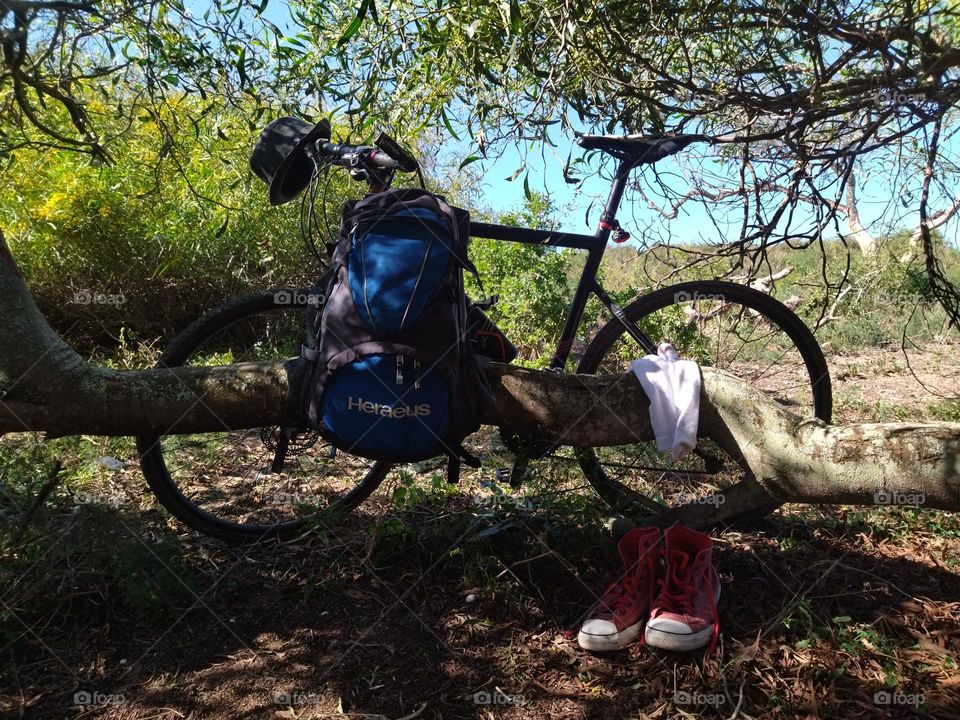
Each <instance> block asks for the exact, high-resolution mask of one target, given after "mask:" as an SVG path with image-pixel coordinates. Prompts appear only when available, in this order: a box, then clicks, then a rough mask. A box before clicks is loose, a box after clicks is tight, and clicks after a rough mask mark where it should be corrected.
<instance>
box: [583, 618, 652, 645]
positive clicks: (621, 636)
mask: <svg viewBox="0 0 960 720" xmlns="http://www.w3.org/2000/svg"><path fill="white" fill-rule="evenodd" d="M642 627H643V620H641V621H640V622H638V623H636V624H634V625H630V626H628V627H625V628H624V629H623V630H621V631H620V632H618V633H615V634H612V635H592V634H590V633H585V632H583V630H581V631H580V634H579V635H577V642H578V643H580V647H582V648H583V649H584V650H590V651H592V652H612V651H614V650H623V649H624V648H625V647H628V646H630V645H632V644H633V643H635V642H637V640H639V639H640V630H641V628H642Z"/></svg>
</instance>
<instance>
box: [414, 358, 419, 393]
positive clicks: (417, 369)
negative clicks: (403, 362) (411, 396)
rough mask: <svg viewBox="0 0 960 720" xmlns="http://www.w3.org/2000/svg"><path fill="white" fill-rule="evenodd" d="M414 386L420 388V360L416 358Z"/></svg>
mask: <svg viewBox="0 0 960 720" xmlns="http://www.w3.org/2000/svg"><path fill="white" fill-rule="evenodd" d="M413 387H414V389H416V390H419V389H420V361H419V360H416V359H414V361H413Z"/></svg>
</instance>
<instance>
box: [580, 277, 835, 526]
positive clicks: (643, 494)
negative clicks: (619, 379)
mask: <svg viewBox="0 0 960 720" xmlns="http://www.w3.org/2000/svg"><path fill="white" fill-rule="evenodd" d="M624 312H625V313H626V316H627V317H628V318H629V319H630V320H631V321H632V322H634V323H635V324H636V325H637V326H638V327H639V328H640V329H641V330H642V331H643V332H644V333H645V334H646V335H647V336H648V337H649V338H650V339H652V340H653V341H654V342H656V343H660V342H664V341H669V342H671V343H673V345H674V347H675V348H676V349H677V352H678V353H679V354H680V357H681V358H684V359H687V360H694V361H696V362H697V363H699V364H700V365H705V366H710V367H716V368H720V369H722V370H726V371H728V372H730V373H732V374H734V375H736V376H738V377H740V378H742V379H743V380H744V381H745V382H747V383H749V384H750V385H752V386H754V387H757V388H759V389H761V390H763V391H764V392H765V393H767V394H768V395H770V396H771V397H772V398H773V399H774V400H776V401H777V402H779V403H781V404H783V405H784V406H787V407H789V408H790V409H791V410H792V411H793V412H795V413H797V414H798V415H801V416H807V417H809V416H816V417H818V418H820V419H821V420H823V421H825V422H830V418H831V414H832V404H833V399H832V394H831V389H830V374H829V371H828V370H827V363H826V360H825V359H824V357H823V352H822V351H821V350H820V346H819V345H818V344H817V341H816V339H815V338H814V337H813V334H812V333H811V332H810V330H809V329H808V328H807V326H806V325H805V324H804V323H803V321H802V320H800V318H798V317H797V316H796V315H795V314H794V313H793V312H792V311H791V310H790V309H789V308H787V307H786V306H785V305H783V303H781V302H779V301H777V300H776V299H774V298H772V297H770V296H769V295H767V294H765V293H762V292H760V291H758V290H754V289H752V288H749V287H746V286H743V285H736V284H734V283H729V282H723V281H719V280H711V281H693V282H686V283H681V284H679V285H673V286H670V287H666V288H661V289H660V290H656V291H654V292H652V293H650V294H649V295H645V296H643V297H641V298H639V299H638V300H636V301H635V302H633V303H631V304H630V305H629V306H627V307H626V308H625V309H624ZM644 354H645V351H644V350H643V349H642V348H641V347H640V345H639V344H638V343H637V342H636V341H635V340H633V338H631V337H630V335H629V334H628V333H627V331H626V329H625V327H624V326H623V324H622V323H621V322H620V321H619V320H617V319H613V320H611V321H609V322H608V323H607V324H606V325H604V326H603V328H601V330H600V332H599V333H598V334H597V336H596V337H595V338H594V339H593V341H592V342H591V343H590V345H589V346H588V347H587V350H586V352H585V354H584V356H583V359H582V360H581V362H580V365H579V366H578V368H577V372H581V373H623V372H625V371H627V369H628V368H629V365H630V362H632V361H633V360H635V359H637V358H639V357H641V356H643V355H644ZM577 456H578V459H579V461H580V466H581V468H582V469H583V472H584V474H585V475H586V477H587V479H588V480H589V481H590V484H591V485H593V487H594V489H595V490H596V491H597V493H598V494H599V495H600V497H601V498H603V499H604V500H605V501H606V502H607V503H608V504H610V505H612V506H614V507H615V508H617V509H618V510H620V511H622V512H625V513H627V514H629V515H636V514H638V513H640V514H643V515H650V514H657V513H659V512H663V511H665V510H666V509H668V508H670V507H676V506H678V505H683V504H685V503H689V502H704V501H706V500H707V499H708V498H710V497H711V496H713V493H715V492H716V491H717V490H722V489H724V488H725V487H728V486H730V485H731V484H733V483H735V482H737V480H739V479H740V470H741V469H740V468H739V466H737V464H736V463H735V462H734V461H733V460H732V458H729V457H727V456H726V454H725V453H723V451H722V450H720V448H719V447H718V446H717V445H715V444H714V443H711V442H710V441H707V440H701V441H700V442H699V443H698V446H697V450H696V451H695V452H694V453H691V454H690V455H689V456H688V457H687V458H684V459H683V460H682V461H680V462H679V463H676V464H674V463H670V462H669V461H666V460H665V459H664V456H663V455H662V454H660V453H658V452H657V451H656V450H655V448H654V447H653V445H652V444H650V443H645V444H640V445H631V446H617V447H606V448H594V449H584V450H578V451H577ZM775 507H776V506H767V507H764V508H762V509H760V512H756V511H751V513H750V517H755V516H756V515H758V514H759V515H763V514H766V513H767V512H770V511H772V510H773V509H775ZM736 519H744V518H736V517H735V518H728V520H730V521H733V520H736Z"/></svg>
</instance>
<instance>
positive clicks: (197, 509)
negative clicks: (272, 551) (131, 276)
mask: <svg viewBox="0 0 960 720" xmlns="http://www.w3.org/2000/svg"><path fill="white" fill-rule="evenodd" d="M306 302H307V298H306V291H292V290H278V291H275V292H273V291H271V292H264V293H256V294H253V295H248V296H245V297H242V298H238V299H235V300H231V301H229V302H227V303H225V304H224V305H221V306H220V307H218V308H216V309H214V310H212V311H211V312H209V313H207V314H206V315H204V316H202V317H201V318H199V319H197V320H196V321H194V322H193V323H192V324H191V325H190V326H189V327H187V328H186V329H185V330H184V331H183V332H181V333H180V334H179V335H177V337H176V338H174V340H173V342H172V343H171V344H170V346H169V347H168V348H167V350H166V352H164V354H163V356H162V357H161V358H160V361H159V362H158V363H157V366H158V367H168V368H169V367H178V366H183V365H196V366H209V365H226V364H231V363H239V362H256V361H263V360H277V359H285V358H288V357H291V356H295V355H297V354H299V352H300V343H301V341H302V336H303V324H304V319H303V318H304V311H305V308H306ZM202 401H203V398H197V402H202ZM278 432H279V428H278V427H269V428H255V429H249V430H224V431H223V432H208V433H200V434H194V435H166V436H140V437H138V438H137V450H138V452H139V455H140V466H141V468H142V469H143V474H144V476H145V477H146V479H147V483H148V484H149V486H150V489H151V490H152V491H153V493H154V495H156V497H157V499H158V500H159V501H160V503H161V504H162V505H163V506H164V507H165V508H166V509H167V510H168V511H169V512H170V513H171V514H172V515H174V517H176V518H178V519H179V520H181V521H182V522H184V523H185V524H186V525H188V526H189V527H191V528H193V529H194V530H197V531H199V532H202V533H205V534H207V535H212V536H214V537H218V538H221V539H223V540H227V541H229V542H239V543H250V542H257V541H259V540H264V539H268V538H279V539H287V538H290V537H294V536H296V535H297V534H299V533H301V532H303V530H304V529H305V528H306V527H307V526H308V524H313V525H316V526H318V527H320V528H322V527H323V526H325V525H326V526H329V525H331V524H332V523H334V522H336V521H337V519H338V518H339V517H341V516H342V514H343V513H346V512H349V511H351V510H353V509H354V508H356V507H357V505H359V504H360V503H361V502H363V501H364V500H365V499H366V498H367V497H369V495H370V494H371V493H372V492H373V491H374V490H375V489H376V488H377V486H379V485H380V483H381V482H382V481H383V479H384V478H385V477H386V475H387V472H388V471H389V469H390V464H389V463H384V462H374V461H372V460H366V459H364V458H360V457H356V456H352V455H348V454H346V453H341V452H339V451H335V450H334V449H333V447H332V446H330V445H329V444H327V443H325V442H324V441H323V440H322V439H320V438H319V436H318V435H317V434H316V433H306V434H304V435H300V436H298V437H296V438H294V439H293V440H292V442H291V449H290V452H289V453H288V455H287V459H286V463H285V467H284V470H283V472H281V473H272V472H270V466H271V464H272V461H273V458H274V450H275V448H276V439H277V436H278Z"/></svg>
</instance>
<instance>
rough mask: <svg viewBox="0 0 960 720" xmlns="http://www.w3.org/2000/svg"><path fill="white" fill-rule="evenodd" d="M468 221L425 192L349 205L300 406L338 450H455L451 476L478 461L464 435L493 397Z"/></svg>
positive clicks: (423, 454)
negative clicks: (475, 321) (477, 314)
mask: <svg viewBox="0 0 960 720" xmlns="http://www.w3.org/2000/svg"><path fill="white" fill-rule="evenodd" d="M468 229H469V215H468V213H467V212H466V211H464V210H459V209H454V208H451V207H450V206H449V205H447V203H446V202H444V201H443V200H442V199H441V198H439V197H437V196H436V195H433V194H431V193H429V192H426V191H424V190H418V189H397V190H387V191H385V192H381V193H376V194H373V195H369V196H367V197H365V198H364V199H362V200H360V201H351V202H348V203H346V204H345V205H344V208H343V214H342V225H341V231H340V237H339V239H338V242H337V245H336V248H335V250H334V253H333V258H332V261H331V271H330V276H329V279H328V280H327V285H326V287H325V288H324V291H323V293H322V295H323V297H324V302H323V303H322V306H320V307H318V308H317V309H316V310H315V311H314V312H313V316H314V317H313V321H312V324H309V323H308V324H309V325H310V326H309V327H308V337H307V342H306V343H305V345H304V350H303V358H302V359H301V360H300V361H299V364H298V365H297V366H296V367H295V368H294V371H295V374H297V375H299V377H301V378H302V385H301V387H300V392H299V395H298V396H295V397H291V400H292V404H293V407H291V408H290V409H291V410H292V411H293V412H294V414H295V415H297V416H299V417H301V418H303V419H304V420H305V422H306V423H307V424H308V425H309V426H310V427H311V428H313V429H316V430H318V431H319V432H320V434H321V435H322V436H323V437H324V438H325V439H326V440H327V441H328V442H330V443H331V444H332V445H334V446H335V447H337V448H339V449H341V450H343V451H344V452H349V453H351V454H354V455H360V456H363V457H368V458H373V459H377V460H388V461H395V462H415V461H420V460H425V459H428V458H431V457H435V456H438V455H447V456H448V457H449V458H450V461H451V462H450V468H451V472H450V474H451V479H452V478H454V477H455V476H456V472H457V469H458V467H459V462H460V460H461V459H463V460H465V461H466V462H468V463H469V464H471V465H476V464H478V463H477V461H476V459H475V458H473V457H472V456H471V455H469V453H467V452H466V451H465V450H464V449H463V447H462V442H463V440H464V438H465V437H466V436H467V435H469V434H470V433H472V432H474V431H476V430H477V429H478V428H479V427H480V417H481V414H482V413H483V412H484V411H485V410H486V409H487V408H488V407H489V406H490V405H491V404H492V403H493V394H492V391H491V389H490V385H489V382H488V381H487V379H486V377H485V375H484V373H483V372H482V368H481V366H480V362H479V361H478V358H477V356H476V355H475V354H474V352H473V349H472V346H471V343H470V339H469V331H470V325H471V323H470V318H468V307H467V299H466V296H465V294H464V287H463V271H464V269H468V270H470V271H471V272H474V273H476V270H475V268H474V267H473V265H472V263H470V261H469V260H468V259H467V253H466V250H467V239H468ZM318 289H319V288H318ZM291 379H293V376H292V378H291ZM291 389H292V390H294V391H296V388H294V387H293V384H292V385H291Z"/></svg>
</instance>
